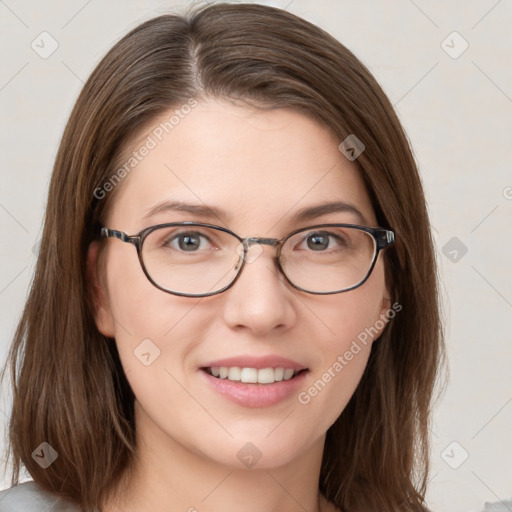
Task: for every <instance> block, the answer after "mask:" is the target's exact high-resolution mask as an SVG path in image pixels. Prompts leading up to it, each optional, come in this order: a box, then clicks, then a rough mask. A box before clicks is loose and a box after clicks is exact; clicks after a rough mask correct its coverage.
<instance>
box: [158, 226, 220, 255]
mask: <svg viewBox="0 0 512 512" xmlns="http://www.w3.org/2000/svg"><path fill="white" fill-rule="evenodd" d="M176 242H177V244H176ZM162 245H163V246H164V247H170V248H171V249H178V250H180V251H185V252H196V251H197V250H205V249H209V248H211V247H210V246H211V242H210V239H209V238H208V237H207V236H206V235H205V234H203V233H200V232H198V231H184V232H181V233H178V234H174V235H172V236H169V237H167V238H166V239H165V240H164V242H163V244H162Z"/></svg>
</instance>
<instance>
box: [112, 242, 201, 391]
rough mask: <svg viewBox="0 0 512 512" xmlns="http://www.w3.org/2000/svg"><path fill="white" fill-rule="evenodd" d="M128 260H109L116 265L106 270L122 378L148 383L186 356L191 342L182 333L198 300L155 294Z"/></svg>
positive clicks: (134, 259)
mask: <svg viewBox="0 0 512 512" xmlns="http://www.w3.org/2000/svg"><path fill="white" fill-rule="evenodd" d="M123 249H124V247H123ZM127 249H130V247H127ZM120 256H121V257H120ZM123 256H124V257H123ZM128 256H130V255H128ZM128 256H126V254H124V253H123V255H118V256H117V257H116V258H112V261H113V260H114V259H115V261H116V265H112V266H111V268H109V269H108V276H109V282H108V286H109V304H110V310H111V314H112V317H113V322H114V329H115V339H116V344H117V348H118V351H119V357H120V359H121V362H122V364H123V367H124V369H125V373H126V375H127V376H129V377H130V378H132V379H133V378H137V376H138V375H139V374H140V373H141V372H142V373H143V374H144V377H143V378H144V379H150V380H151V379H152V377H151V375H153V374H158V373H160V372H161V371H162V370H164V369H165V368H170V366H171V362H172V361H176V360H178V356H179V359H182V358H183V356H184V352H185V351H186V350H190V348H191V347H190V346H189V344H188V342H187V343H186V342H185V340H186V339H187V338H190V332H188V335H187V334H186V333H185V328H186V327H187V316H188V315H190V314H193V309H194V307H195V306H196V305H197V302H198V301H199V299H190V298H186V297H178V296H174V295H171V294H168V293H165V292H163V291H161V290H159V289H158V288H156V287H155V286H153V285H152V284H151V283H150V282H149V280H148V279H147V277H146V276H145V275H144V273H143V271H142V268H141V267H140V264H139V262H138V259H137V257H136V255H135V256H134V257H128ZM126 276H130V278H129V279H127V278H126ZM188 331H190V325H188ZM187 347H188V348H187ZM149 368H151V369H152V371H151V372H149V371H148V370H149ZM133 370H134V371H133ZM132 371H133V372H132ZM129 374H130V375H129ZM153 389H155V388H153Z"/></svg>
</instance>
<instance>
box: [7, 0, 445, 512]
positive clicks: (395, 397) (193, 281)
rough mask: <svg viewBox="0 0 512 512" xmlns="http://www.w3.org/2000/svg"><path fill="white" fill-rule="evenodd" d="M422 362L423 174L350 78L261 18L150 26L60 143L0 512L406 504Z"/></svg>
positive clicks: (222, 15) (425, 332) (415, 476)
mask: <svg viewBox="0 0 512 512" xmlns="http://www.w3.org/2000/svg"><path fill="white" fill-rule="evenodd" d="M133 246H135V247H133ZM48 354H51V362H49V363H48V364H45V365H44V367H41V365H40V361H41V359H42V358H46V359H48ZM442 354H443V344H442V330H441V326H440V320H439V310H438V301H437V283H436V268H435V260H434V251H433V243H432V239H431V235H430V228H429V220H428V215H427V211H426V206H425V199H424V195H423V191H422V186H421V181H420V178H419V175H418V170H417V168H416V165H415V162H414V159H413V156H412V153H411V150H410V148H409V145H408V142H407V138H406V136H405V134H404V132H403V129H402V128H401V126H400V123H399V121H398V119H397V117H396V115H395V113H394V111H393V108H392V106H391V104H390V102H389V101H388V99H387V98H386V96H385V95H384V93H383V91H382V90H381V88H380V87H379V85H378V84H377V83H376V81H375V79H374V78H373V77H372V75H371V74H370V73H369V71H368V70H367V69H366V68H365V67H364V65H363V64H362V63H361V62H359V61H358V60H357V59H356V57H355V56H354V55H353V54H352V53H350V52H349V51H348V50H347V49H346V48H345V47H344V46H343V45H341V44H340V43H339V42H338V41H336V40H335V39H333V38H332V37H331V36H329V35H328V34H326V33H325V32H324V31H322V30H320V29H319V28H318V27H316V26H314V25H312V24H310V23H308V22H306V21H304V20H302V19H300V18H298V17H296V16H294V15H292V14H290V13H288V12H286V11H283V10H279V9H275V8H271V7H265V6H260V5H254V4H245V5H240V4H238V5H229V4H217V5H212V6H210V7H206V8H202V9H197V10H195V11H194V12H193V13H192V14H191V15H190V16H188V17H180V16H170V15H165V16H160V17H158V18H155V19H152V20H149V21H147V22H145V23H143V24H142V25H140V26H139V27H137V28H135V29H134V30H133V31H132V32H131V33H129V34H128V35H127V36H125V37H124V38H123V39H122V40H121V41H119V42H118V43H117V44H116V45H115V46H114V47H113V48H112V49H111V50H110V52H109V53H108V54H107V55H106V57H105V58H104V59H103V60H102V62H101V63H100V64H99V65H98V67H97V68H96V69H95V71H94V72H93V73H92V75H91V77H90V78H89V80H88V81H87V83H86V84H85V86H84V88H83V91H82V93H81V95H80V97H79V98H78V100H77V103H76V105H75V107H74V110H73V112H72V114H71V116H70V119H69V122H68V125H67V127H66V130H65V133H64V135H63V139H62V143H61V146H60V149H59V152H58V155H57V159H56V163H55V167H54V171H53V175H52V180H51V185H50V190H49V200H48V206H47V212H46V219H45V227H44V233H43V237H42V242H41V249H40V255H39V260H38V265H37V269H36V274H35V278H34V282H33V285H32V288H31V292H30V297H29V299H28V301H27V305H26V307H25V311H24V313H23V317H22V319H21V321H20V324H19V327H18V330H17V332H16V335H15V339H14V343H13V346H12V348H11V352H10V368H11V371H12V373H13V375H16V378H15V379H13V382H12V384H13V387H14V402H13V410H12V417H11V423H10V430H9V434H10V448H11V450H12V456H13V462H14V473H13V479H12V485H13V487H11V488H10V489H8V490H7V491H4V496H3V498H2V495H1V494H0V504H2V499H3V500H4V505H5V504H6V503H7V504H8V508H7V510H18V508H16V507H17V506H18V507H19V506H20V505H19V504H20V503H24V505H23V506H24V508H23V510H25V511H26V510H31V508H30V507H28V506H27V505H26V504H27V503H28V501H26V500H29V499H33V498H39V499H42V500H44V501H43V502H44V503H50V502H51V503H53V502H54V501H55V500H58V501H57V503H59V504H60V505H61V506H62V507H68V508H67V509H69V510H101V511H102V512H114V511H123V512H132V511H142V512H145V511H149V510H151V511H152V512H159V511H164V510H165V511H170V510H189V511H195V510H197V511H200V512H202V511H213V510H221V509H222V510H235V509H236V510H244V511H249V512H250V511H256V510H258V511H261V510H266V511H277V510H279V511H295V510H307V511H315V512H318V511H322V512H325V511H335V510H341V511H343V512H353V511H363V510H379V511H392V510H393V511H397V510H401V511H420V510H421V511H424V510H427V508H426V504H425V499H424V496H425V490H426V481H427V476H428V466H429V464H428V448H429V444H428V436H427V432H428V422H429V411H430V405H431V398H432V392H433V386H434V383H435V380H436V375H437V372H438V368H439V364H440V361H441V357H442ZM21 356H24V359H23V360H21V359H20V358H21ZM16 368H18V373H17V374H16V372H15V370H16ZM22 464H23V465H24V466H25V467H26V468H27V469H28V471H29V472H30V475H31V476H32V478H33V480H34V482H33V483H30V484H21V485H16V484H18V474H19V469H20V467H21V465H22ZM23 500H25V502H23ZM16 504H18V505H16ZM9 507H10V508H9ZM64 509H65V510H66V508H64ZM34 510H39V509H38V508H34Z"/></svg>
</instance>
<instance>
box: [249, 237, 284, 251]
mask: <svg viewBox="0 0 512 512" xmlns="http://www.w3.org/2000/svg"><path fill="white" fill-rule="evenodd" d="M244 243H245V245H246V247H247V248H249V247H250V246H251V245H256V244H259V245H271V246H273V247H275V246H276V245H278V244H279V240H278V239H277V238H259V237H257V236H250V237H248V238H246V239H245V240H244Z"/></svg>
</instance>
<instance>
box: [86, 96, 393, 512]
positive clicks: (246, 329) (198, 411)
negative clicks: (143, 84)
mask: <svg viewBox="0 0 512 512" xmlns="http://www.w3.org/2000/svg"><path fill="white" fill-rule="evenodd" d="M170 112H171V111H170ZM169 116H170V114H169V113H167V114H166V115H164V116H162V117H161V118H159V119H157V120H155V123H154V126H157V125H158V124H159V123H160V122H161V121H162V120H164V119H168V118H169ZM146 137H147V133H145V134H144V135H143V134H140V139H139V140H138V141H135V142H134V143H133V144H131V145H130V146H129V147H127V153H130V152H131V151H133V150H134V149H136V148H137V147H140V143H141V141H144V140H145V138H146ZM339 142H340V141H338V140H336V139H335V138H334V137H333V136H332V135H331V133H330V132H329V131H328V130H327V129H326V128H324V127H323V126H322V125H320V124H318V123H317V122H316V121H314V120H312V119H310V118H308V117H306V116H304V115H303V114H300V113H298V112H295V111H292V110H288V109H278V110H273V111H266V112H265V111H262V110H254V109H251V108H249V107H243V106H240V105H238V106H237V105H235V104H233V103H229V102H226V101H221V100H218V99H208V100H205V101H203V102H201V103H200V104H199V105H198V106H197V107H195V108H194V109H192V112H191V113H190V114H188V115H187V116H186V117H185V118H184V119H182V120H180V123H179V124H178V125H177V126H176V127H175V128H174V129H173V131H172V132H171V133H170V134H169V135H168V136H166V137H165V138H164V139H163V141H162V142H160V143H159V144H158V145H157V147H156V148H154V149H152V150H151V152H150V153H149V154H148V155H147V156H146V157H145V158H144V159H143V160H142V161H141V162H140V163H139V164H138V165H137V167H136V169H135V170H134V171H132V172H131V174H130V175H129V176H128V177H127V178H125V179H124V181H123V182H122V184H121V185H120V186H119V187H120V188H119V190H117V191H116V196H115V197H113V198H112V199H113V203H112V205H111V206H112V207H111V208H110V210H109V213H108V217H107V218H106V219H105V225H106V226H107V227H109V228H111V229H117V230H121V231H124V232H126V233H128V234H130V235H133V234H136V233H138V232H139V231H140V230H141V229H143V228H145V227H147V226H151V225H155V224H158V223H164V222H173V221H194V220H195V221H200V222H210V223H212V224H216V225H221V226H226V227H228V228H230V229H232V230H233V231H234V232H235V233H238V234H239V235H241V236H265V237H274V238H281V237H283V236H285V235H286V234H287V233H289V232H290V231H292V230H294V229H297V228H299V227H304V226H308V225H313V224H319V223H323V222H325V223H329V222H347V223H355V224H359V223H360V222H359V219H358V218H357V217H356V216H355V215H354V214H352V213H347V212H342V213H331V214H328V215H323V216H321V217H318V218H316V219H314V220H313V221H308V222H306V223H302V224H297V223H296V222H294V221H292V220H291V218H292V216H293V214H294V213H295V212H296V211H297V210H298V209H301V208H303V207H305V206H312V205H317V204H319V203H322V202H325V201H334V200H343V201H346V202H350V203H351V204H353V205H355V206H356V207H357V208H358V209H359V210H360V211H361V212H362V213H363V215H364V216H365V218H366V220H367V225H369V226H376V225H377V223H376V219H375V214H374V211H373V208H372V205H371V202H370V199H369V196H368V193H367V191H366V189H365V186H364V184H363V182H362V180H361V178H360V176H359V174H358V171H357V168H356V166H355V164H354V162H350V161H348V160H347V159H346V158H345V157H344V156H343V154H341V153H340V151H339V150H338V144H339ZM163 200H182V201H186V202H193V203H199V204H203V203H204V204H207V205H209V206H218V207H222V208H224V209H226V210H228V211H229V213H230V214H231V218H230V219H218V218H215V217H214V218H205V217H198V216H192V215H190V214H188V213H183V212H161V213H158V214H156V215H154V216H152V217H151V218H149V219H145V220H143V216H144V214H145V213H146V212H147V210H148V209H150V208H151V207H152V206H154V205H155V204H157V203H159V202H161V201H163ZM261 247H262V249H263V251H262V253H261V254H260V255H259V256H258V257H257V258H256V259H255V260H254V261H253V262H252V263H247V264H246V266H245V268H244V270H243V272H242V275H241V276H240V277H239V279H238V281H237V282H236V283H235V284H234V286H233V287H232V288H230V289H228V290H227V291H225V292H223V293H221V294H219V295H215V296H211V297H204V298H190V297H180V296H176V295H172V294H168V293H165V292H163V291H161V290H159V289H157V288H156V287H154V286H153V285H152V284H151V283H150V282H149V280H148V279H147V278H146V276H145V275H144V274H143V272H142V269H141V267H140V264H139V261H138V258H137V254H136V250H135V248H134V247H133V246H132V245H131V244H127V243H122V242H121V241H119V240H115V239H108V240H104V241H102V242H101V243H97V242H94V243H92V244H91V246H90V248H89V253H88V268H89V272H90V279H91V281H92V282H93V284H94V287H95V290H96V301H97V315H96V323H97V327H98V329H99V330H100V331H101V332H102V333H103V334H104V335H106V336H109V337H112V338H115V343H116V344H117V348H118V350H119V354H120V358H121V362H122V364H123V368H124V370H125V373H126V375H127V379H128V381H129V383H130V385H131V387H132V389H133V391H134V393H135V395H136V400H135V413H136V430H137V463H136V464H135V466H134V472H133V475H131V476H130V479H129V487H128V490H127V491H126V492H124V494H123V496H122V497H121V498H119V499H118V500H114V498H112V499H111V500H110V501H109V502H108V503H105V505H104V506H103V507H102V512H117V511H121V510H122V511H123V512H132V511H133V512H134V511H138V512H146V511H148V512H149V511H151V512H164V511H165V512H169V511H175V510H176V511H189V512H192V511H194V510H197V511H199V512H209V511H218V510H228V511H234V510H244V512H261V510H265V511H268V512H278V511H279V512H292V511H293V512H295V511H296V510H298V507H299V505H300V508H301V510H307V511H311V512H317V511H322V512H325V511H334V510H335V508H334V507H333V506H332V505H330V504H328V503H327V501H326V500H325V499H324V498H323V497H322V496H321V495H320V493H319V491H318V479H319V474H320V465H321V457H322V452H323V447H324V441H325V434H326V431H327V429H328V428H329V426H330V425H332V423H334V421H335V420H336V418H337V417H338V416H339V415H340V413H341V412H342V411H343V409H344V408H345V406H346V404H347V402H348V401H349V399H350V397H351V396H352V394H353V393H354V391H355V389H356V387H357V384H358V383H359V380H360V378H361V376H362V374H363V371H364V369H365V366H366V364H367V360H368V355H369V352H370V349H371V342H369V343H368V344H367V345H366V346H363V347H362V350H361V351H360V352H359V353H358V354H357V355H356V356H354V358H353V359H352V360H351V361H350V362H349V363H348V364H347V365H346V366H345V367H344V368H343V371H341V372H339V373H338V374H337V375H336V377H335V378H333V379H332V380H331V382H329V383H328V384H327V385H326V386H325V388H324V389H323V390H322V391H321V392H320V393H318V395H317V396H315V397H313V398H312V399H311V401H310V402H309V403H308V404H306V405H303V404H301V403H299V401H298V400H297V395H296V394H293V395H292V396H291V397H290V398H288V399H286V400H284V401H282V402H280V403H278V404H275V405H273V406H270V407H263V408H247V407H243V406H241V405H238V404H235V403H233V402H230V401H228V400H226V398H224V397H223V396H221V395H219V394H218V393H217V392H216V391H214V390H212V389H211V388H210V387H209V386H206V385H205V383H204V379H203V378H202V377H203V376H202V375H200V372H201V370H200V369H199V368H200V367H201V365H202V364H204V363H205V362H207V361H209V360H210V361H211V360H213V359H219V358H224V357H230V356H234V355H245V354H250V355H257V356H260V355H268V354H277V355H280V356H284V357H289V358H291V359H294V360H296V361H300V362H301V363H303V364H305V365H306V366H307V367H308V369H309V373H308V374H307V376H306V379H305V381H304V384H303V386H301V389H300V391H304V390H307V389H308V388H309V387H310V386H311V385H312V384H313V383H314V382H315V381H317V380H318V379H319V378H320V377H321V376H322V374H323V373H324V372H325V371H327V369H328V368H330V367H332V365H333V363H334V362H335V361H336V359H337V357H338V356H339V355H342V354H344V353H345V351H346V350H348V349H349V348H350V346H351V343H352V342H353V340H355V339H356V337H357V335H358V334H359V333H361V332H362V331H363V330H364V329H365V328H366V327H370V326H373V325H374V324H375V322H376V321H377V320H378V319H379V318H380V316H381V315H383V314H384V312H385V311H386V310H387V309H388V308H389V306H390V304H389V299H388V297H389V293H388V288H387V286H386V282H385V278H384V263H383V259H382V256H381V257H379V259H378V261H377V263H376V266H375V268H374V270H373V272H372V274H371V276H370V277H369V279H368V280H367V281H366V282H365V283H364V284H363V285H362V286H360V287H359V288H357V289H354V290H352V291H349V292H346V293H339V294H332V295H323V296H322V295H312V294H307V293H305V292H301V291H299V290H296V289H295V288H293V287H292V286H290V285H289V284H288V283H287V282H286V280H285V279H284V277H283V276H282V275H281V274H280V273H279V272H278V271H277V268H276V267H275V265H274V260H273V258H274V249H273V248H272V247H270V246H266V245H264V246H261ZM379 334H380V332H379V333H378V334H377V335H375V337H374V339H375V338H376V337H378V335H379ZM147 338H149V339H150V340H151V341H152V342H153V343H154V344H155V345H156V346H157V347H158V348H159V350H160V356H159V357H158V358H156V359H155V360H154V362H153V363H152V364H151V365H149V366H145V365H143V364H142V363H141V361H140V360H139V359H138V358H136V357H135V356H134V350H135V349H136V347H137V346H138V345H139V344H140V343H141V342H142V340H144V339H147ZM247 442H251V443H253V444H254V445H255V446H256V447H257V448H258V450H259V451H260V452H261V459H260V460H259V461H258V462H257V464H256V465H255V466H253V467H252V469H248V468H247V467H245V466H244V465H243V464H242V463H241V462H240V460H239V459H238V458H237V452H238V451H239V450H240V449H241V448H242V447H243V446H244V445H245V444H246V443H247ZM263 489H264V492H262V490H263Z"/></svg>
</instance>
